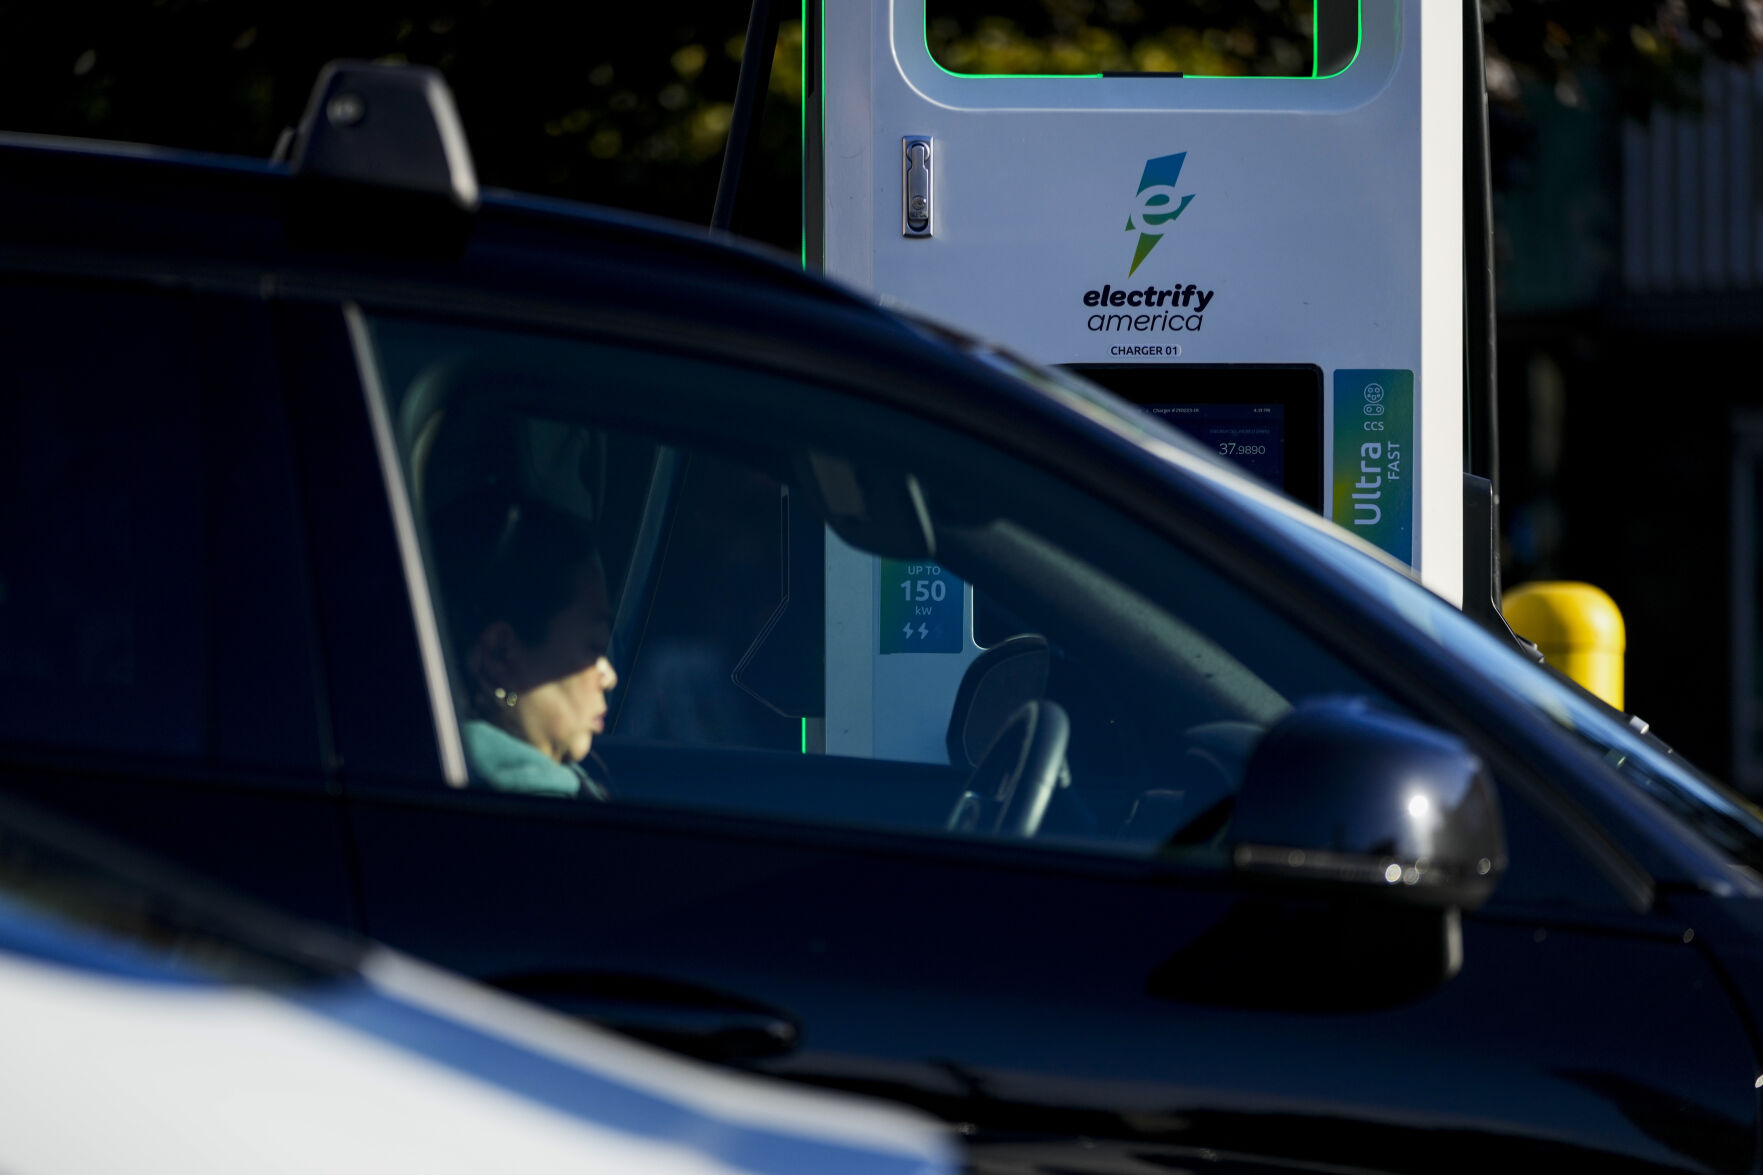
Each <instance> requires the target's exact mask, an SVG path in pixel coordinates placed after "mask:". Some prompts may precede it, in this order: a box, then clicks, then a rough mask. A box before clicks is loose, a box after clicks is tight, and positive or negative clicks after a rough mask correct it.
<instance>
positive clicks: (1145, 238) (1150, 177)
mask: <svg viewBox="0 0 1763 1175" xmlns="http://www.w3.org/2000/svg"><path fill="white" fill-rule="evenodd" d="M1187 159H1188V153H1187V152H1186V151H1182V152H1180V153H1178V154H1175V155H1162V156H1159V157H1158V158H1156V159H1147V160H1145V174H1144V175H1142V176H1140V177H1139V191H1138V195H1137V197H1135V198H1134V200H1133V207H1132V212H1131V214H1130V215H1128V216H1127V218H1126V231H1127V232H1129V233H1130V232H1134V231H1136V232H1137V233H1138V234H1139V243H1138V247H1137V248H1135V249H1134V250H1133V252H1132V268H1131V269H1129V270H1127V271H1126V276H1128V277H1131V276H1132V275H1133V274H1135V273H1137V272H1138V271H1139V265H1140V264H1141V263H1143V261H1144V260H1145V258H1147V257H1149V256H1150V255H1151V250H1152V249H1155V248H1156V247H1157V242H1158V241H1161V240H1162V239H1163V234H1164V233H1166V232H1168V231H1169V226H1170V225H1172V224H1174V223H1175V221H1176V218H1177V217H1179V216H1180V215H1181V214H1182V213H1184V212H1186V211H1187V210H1188V205H1189V204H1192V203H1193V202H1194V197H1193V195H1192V194H1189V195H1186V196H1180V197H1178V196H1177V195H1176V193H1175V185H1176V184H1177V183H1179V182H1180V181H1181V165H1182V164H1184V163H1186V162H1187ZM1177 199H1180V201H1181V203H1179V204H1177V203H1176V200H1177Z"/></svg>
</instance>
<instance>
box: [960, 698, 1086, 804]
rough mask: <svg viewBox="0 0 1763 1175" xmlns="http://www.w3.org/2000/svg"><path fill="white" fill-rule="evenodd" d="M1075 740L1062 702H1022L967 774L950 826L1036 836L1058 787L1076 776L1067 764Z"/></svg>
mask: <svg viewBox="0 0 1763 1175" xmlns="http://www.w3.org/2000/svg"><path fill="white" fill-rule="evenodd" d="M1070 742H1071V719H1070V718H1068V717H1066V714H1065V710H1064V708H1063V707H1061V706H1060V705H1059V704H1058V703H1057V702H1048V701H1044V700H1037V701H1032V702H1024V703H1023V704H1022V705H1021V706H1018V707H1017V708H1016V710H1015V711H1014V712H1013V713H1012V714H1011V715H1010V717H1009V718H1007V719H1006V720H1005V722H1004V726H1003V728H1002V729H1000V730H999V731H998V736H997V737H996V738H994V739H993V740H992V745H991V746H990V747H988V748H986V753H985V755H984V756H982V757H981V758H980V761H979V765H978V766H976V767H975V768H974V769H973V774H972V775H969V776H968V777H967V790H966V791H964V792H962V793H961V798H960V799H959V800H957V801H955V809H954V811H952V812H950V813H949V820H948V823H947V825H946V827H947V828H948V830H949V831H950V832H990V833H995V834H997V835H1000V836H1033V835H1034V834H1035V832H1036V831H1037V830H1038V829H1039V828H1040V826H1041V819H1042V817H1044V816H1045V815H1046V814H1047V804H1048V803H1049V802H1050V801H1051V800H1052V798H1053V792H1054V791H1055V790H1056V789H1058V788H1060V787H1062V786H1064V785H1066V784H1068V783H1070V782H1071V772H1070V770H1069V769H1068V768H1067V767H1066V764H1065V748H1066V746H1067V745H1069V744H1070Z"/></svg>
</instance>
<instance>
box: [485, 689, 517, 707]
mask: <svg viewBox="0 0 1763 1175" xmlns="http://www.w3.org/2000/svg"><path fill="white" fill-rule="evenodd" d="M492 692H494V693H495V695H496V700H497V701H498V702H501V703H502V704H503V705H504V706H507V707H508V708H509V709H510V710H512V709H514V706H515V703H516V702H518V701H520V695H519V694H517V693H515V692H514V691H513V690H511V689H503V688H502V687H501V686H497V687H496V688H495V690H494V691H492Z"/></svg>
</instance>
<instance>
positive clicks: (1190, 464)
mask: <svg viewBox="0 0 1763 1175" xmlns="http://www.w3.org/2000/svg"><path fill="white" fill-rule="evenodd" d="M967 346H968V347H969V349H970V350H971V351H973V352H974V353H975V354H977V355H978V356H979V357H980V358H982V359H984V360H986V361H988V362H990V363H991V364H992V365H993V366H997V367H1000V368H1003V369H1005V370H1007V371H1009V372H1010V373H1011V374H1013V375H1015V376H1016V377H1017V378H1020V379H1023V380H1025V381H1027V382H1030V383H1032V384H1034V385H1035V386H1036V387H1038V388H1040V389H1041V390H1042V391H1045V392H1048V393H1051V394H1053V395H1054V396H1055V398H1057V399H1059V400H1061V401H1062V402H1064V403H1065V404H1066V405H1067V406H1068V407H1071V408H1074V409H1076V410H1078V411H1081V412H1083V413H1084V414H1085V415H1086V416H1090V417H1091V418H1104V419H1105V421H1106V423H1107V424H1108V425H1109V426H1110V427H1111V428H1113V429H1114V430H1115V431H1122V432H1126V433H1128V434H1130V435H1133V436H1136V437H1139V438H1152V437H1154V438H1156V439H1157V440H1160V441H1166V442H1168V443H1169V446H1173V448H1174V449H1175V450H1177V451H1179V453H1180V454H1181V456H1180V457H1179V458H1177V459H1179V460H1181V463H1182V464H1183V466H1184V467H1185V468H1188V469H1189V470H1190V471H1192V472H1196V473H1201V474H1203V475H1205V476H1208V477H1210V478H1211V479H1213V480H1215V481H1222V482H1225V483H1228V488H1230V489H1231V490H1233V491H1235V492H1236V493H1237V496H1238V497H1239V499H1240V501H1241V504H1242V505H1243V506H1244V507H1245V508H1246V509H1248V510H1249V511H1251V512H1252V513H1254V514H1255V515H1257V516H1258V517H1259V518H1260V519H1261V521H1263V522H1265V523H1266V524H1267V525H1269V526H1271V527H1273V528H1274V529H1275V530H1276V531H1278V532H1279V533H1280V534H1281V535H1283V536H1284V537H1285V538H1287V539H1288V540H1289V541H1290V542H1291V543H1292V545H1293V546H1296V547H1299V548H1301V549H1303V550H1304V551H1305V552H1306V553H1308V554H1310V555H1313V556H1314V557H1316V558H1317V559H1318V560H1319V561H1321V562H1324V563H1327V564H1328V565H1330V566H1331V567H1333V568H1335V569H1336V570H1338V571H1339V572H1341V573H1342V574H1344V575H1347V576H1349V577H1351V578H1352V579H1353V580H1354V581H1355V582H1357V583H1360V584H1362V585H1364V586H1366V587H1368V588H1370V589H1372V590H1374V591H1376V592H1377V593H1378V594H1379V596H1381V597H1382V598H1383V599H1385V600H1387V602H1388V603H1389V605H1390V607H1391V610H1392V611H1393V612H1394V613H1395V614H1396V615H1399V616H1401V617H1402V618H1403V619H1405V620H1407V621H1408V622H1409V623H1410V624H1411V625H1413V627H1414V628H1415V629H1417V630H1418V631H1420V632H1421V633H1423V634H1425V636H1426V637H1427V638H1428V639H1430V640H1432V641H1433V642H1435V643H1436V644H1438V645H1439V646H1440V647H1443V648H1448V649H1449V650H1450V651H1451V653H1452V654H1453V655H1454V656H1457V657H1459V658H1461V659H1463V660H1466V661H1468V662H1469V663H1470V664H1471V665H1472V666H1473V667H1474V668H1475V669H1476V670H1477V671H1478V672H1479V673H1480V674H1481V676H1482V677H1483V678H1484V679H1485V680H1486V681H1487V682H1488V683H1489V684H1490V685H1491V686H1492V687H1494V688H1497V689H1501V690H1503V691H1505V692H1506V693H1507V694H1508V695H1510V696H1511V697H1513V698H1514V699H1516V700H1517V701H1518V702H1520V703H1521V704H1523V705H1525V706H1527V707H1529V708H1530V709H1532V710H1534V711H1536V712H1538V713H1540V714H1542V715H1543V716H1545V717H1547V718H1548V719H1549V720H1550V721H1551V722H1552V723H1554V724H1555V725H1556V726H1558V727H1560V728H1561V729H1563V730H1566V731H1568V732H1570V733H1571V734H1573V735H1574V736H1575V737H1576V738H1578V739H1579V740H1581V741H1582V742H1583V743H1585V744H1586V745H1588V746H1589V747H1591V748H1592V749H1593V750H1595V751H1596V752H1597V753H1598V754H1599V755H1601V756H1603V758H1604V760H1605V762H1606V763H1608V764H1610V765H1611V766H1612V767H1613V768H1615V769H1616V771H1617V772H1618V773H1619V774H1620V775H1622V776H1623V777H1624V778H1625V779H1627V780H1628V781H1629V782H1630V783H1632V784H1634V785H1635V786H1636V787H1638V788H1639V789H1640V790H1641V791H1643V792H1645V793H1646V794H1647V795H1648V796H1650V797H1651V798H1652V799H1654V800H1655V801H1657V802H1658V803H1660V804H1661V805H1663V806H1664V807H1665V808H1667V809H1668V810H1669V811H1671V812H1672V813H1674V814H1675V815H1676V816H1677V817H1678V818H1679V819H1680V820H1682V821H1683V822H1684V823H1685V824H1687V825H1689V826H1690V827H1691V828H1693V829H1694V830H1696V831H1697V832H1698V833H1699V834H1700V835H1701V837H1702V838H1703V839H1704V840H1705V841H1707V842H1710V843H1712V844H1713V845H1714V846H1716V847H1717V848H1718V849H1719V850H1721V852H1722V853H1724V854H1725V855H1726V856H1727V857H1729V858H1731V859H1733V860H1736V861H1738V862H1739V863H1741V864H1743V865H1745V866H1747V867H1749V868H1751V869H1753V870H1763V811H1759V809H1758V808H1757V807H1756V806H1755V805H1753V804H1752V803H1751V802H1750V801H1748V800H1746V799H1745V798H1744V797H1742V796H1740V795H1739V794H1738V793H1737V792H1735V791H1733V790H1732V789H1730V788H1728V787H1727V786H1725V785H1724V784H1722V783H1720V782H1718V781H1716V780H1714V779H1712V778H1711V777H1709V776H1708V775H1707V774H1705V773H1704V772H1702V771H1701V770H1700V769H1698V768H1696V767H1695V766H1694V765H1693V764H1691V763H1689V762H1688V761H1687V760H1685V759H1684V758H1683V756H1681V755H1679V754H1676V753H1675V752H1673V751H1672V750H1671V749H1670V748H1669V747H1668V746H1666V745H1665V744H1664V743H1663V742H1661V741H1659V739H1658V738H1656V737H1654V736H1652V735H1650V734H1649V733H1648V732H1647V730H1646V728H1645V726H1644V725H1642V724H1639V723H1632V724H1631V723H1630V722H1628V721H1627V720H1626V716H1624V715H1622V714H1620V713H1619V712H1617V711H1615V710H1613V709H1611V708H1610V707H1608V706H1606V705H1605V704H1604V703H1603V702H1601V701H1599V700H1598V699H1597V698H1595V697H1593V696H1592V695H1590V694H1588V693H1586V692H1585V691H1584V690H1582V689H1580V688H1579V687H1578V686H1577V685H1575V684H1573V683H1572V682H1570V681H1567V680H1565V679H1563V678H1560V677H1559V676H1557V675H1555V674H1553V673H1552V672H1550V671H1548V670H1545V669H1543V668H1541V667H1539V666H1537V665H1534V664H1532V663H1530V662H1529V661H1527V660H1526V659H1525V658H1523V657H1522V656H1520V655H1519V654H1518V653H1517V651H1516V650H1514V649H1512V648H1510V647H1509V646H1508V645H1507V644H1506V643H1504V642H1502V641H1500V640H1498V639H1496V638H1495V637H1494V636H1492V635H1491V634H1489V633H1488V632H1487V631H1485V630H1484V629H1483V628H1481V626H1480V625H1478V624H1476V623H1475V622H1474V621H1473V620H1471V619H1469V618H1468V617H1467V616H1465V615H1464V614H1463V613H1462V612H1461V611H1460V610H1459V609H1457V608H1456V607H1454V606H1452V605H1451V604H1450V603H1449V602H1447V601H1446V600H1444V599H1442V598H1440V597H1439V596H1438V595H1436V594H1434V593H1433V592H1432V591H1430V590H1428V589H1427V588H1425V587H1423V586H1422V585H1420V584H1419V583H1417V582H1415V581H1414V580H1413V579H1412V578H1410V576H1409V575H1408V574H1405V573H1404V572H1405V569H1399V568H1397V567H1395V566H1393V565H1392V564H1391V563H1390V561H1389V560H1387V559H1385V558H1384V557H1382V555H1381V553H1379V552H1376V551H1374V550H1371V549H1370V548H1368V547H1366V546H1365V545H1364V544H1360V543H1356V542H1353V541H1351V539H1350V538H1349V536H1346V535H1344V534H1342V533H1338V532H1337V531H1336V529H1335V528H1334V527H1333V526H1332V525H1331V524H1329V523H1327V522H1325V521H1323V520H1322V519H1320V518H1318V517H1316V516H1315V515H1313V514H1311V513H1310V512H1308V511H1306V510H1304V509H1303V508H1302V507H1300V506H1298V505H1297V504H1295V503H1291V502H1288V501H1287V500H1286V499H1284V498H1281V497H1280V496H1279V495H1277V494H1275V493H1273V492H1272V491H1270V490H1267V489H1266V488H1265V487H1263V486H1261V485H1260V484H1259V483H1257V482H1255V481H1253V480H1252V479H1249V478H1247V477H1244V476H1243V475H1242V474H1241V472H1240V471H1239V470H1238V469H1237V468H1236V467H1235V466H1232V465H1230V464H1229V463H1228V462H1225V461H1222V460H1220V459H1218V458H1217V457H1216V456H1214V455H1213V454H1212V452H1211V451H1210V449H1208V448H1207V447H1205V446H1203V445H1198V444H1195V443H1192V442H1190V441H1189V440H1188V438H1187V437H1186V436H1184V435H1182V434H1180V433H1179V432H1177V431H1176V430H1174V429H1168V428H1165V427H1163V426H1161V425H1160V424H1159V423H1158V422H1157V421H1156V420H1155V419H1153V418H1151V417H1149V416H1148V415H1147V414H1146V413H1144V412H1143V411H1142V410H1140V409H1138V408H1136V407H1134V406H1133V405H1131V404H1127V403H1125V402H1124V401H1121V400H1119V399H1117V398H1116V397H1114V396H1113V395H1112V394H1110V393H1109V392H1107V391H1106V390H1105V389H1103V388H1100V387H1098V386H1096V385H1094V384H1092V383H1090V382H1088V381H1086V380H1083V379H1082V378H1080V377H1078V376H1074V375H1072V374H1070V373H1068V372H1062V371H1057V370H1052V369H1048V368H1043V367H1039V366H1037V365H1035V364H1032V363H1029V362H1027V361H1025V360H1021V359H1018V358H1016V357H1015V356H1012V355H1009V354H1008V353H1006V352H1002V351H998V350H996V349H993V348H989V347H984V346H983V345H980V344H974V343H972V342H971V341H969V342H968V343H967ZM1163 451H1164V452H1165V454H1166V455H1169V456H1171V457H1175V456H1176V454H1175V453H1172V452H1171V451H1170V448H1169V447H1163ZM1193 458H1198V461H1195V460H1193Z"/></svg>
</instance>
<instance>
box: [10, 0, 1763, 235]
mask: <svg viewBox="0 0 1763 1175" xmlns="http://www.w3.org/2000/svg"><path fill="white" fill-rule="evenodd" d="M1427 2H1428V3H1429V4H1430V3H1433V2H1434V0H1427ZM1437 2H1438V3H1440V4H1444V3H1447V2H1448V0H1437ZM1482 7H1483V14H1484V19H1485V21H1486V28H1487V32H1488V38H1489V47H1490V48H1489V80H1490V83H1491V88H1492V92H1493V93H1494V94H1495V96H1496V98H1499V99H1503V100H1505V101H1507V102H1508V103H1516V101H1517V99H1518V96H1519V94H1520V93H1521V91H1522V89H1523V87H1522V86H1521V83H1522V82H1523V81H1525V80H1526V79H1535V80H1536V81H1538V82H1541V83H1543V85H1544V87H1545V88H1546V92H1548V93H1552V94H1553V95H1555V97H1556V100H1559V101H1563V102H1567V103H1573V102H1575V101H1578V100H1579V96H1580V94H1581V92H1582V91H1583V89H1584V84H1585V79H1586V78H1588V77H1589V76H1592V75H1593V74H1596V75H1599V76H1601V77H1603V78H1605V79H1606V80H1607V81H1608V83H1609V84H1610V86H1611V88H1613V90H1614V92H1615V93H1616V94H1617V95H1618V98H1619V100H1620V101H1621V102H1622V103H1623V105H1624V107H1625V108H1626V109H1628V110H1630V111H1640V110H1644V109H1646V108H1647V107H1648V106H1649V105H1650V104H1652V103H1654V102H1657V101H1667V102H1674V103H1685V102H1693V101H1694V98H1695V94H1696V93H1697V88H1696V85H1695V79H1696V76H1697V71H1698V70H1699V69H1700V68H1701V66H1702V63H1703V62H1704V61H1706V60H1707V59H1708V58H1709V57H1710V56H1713V57H1717V58H1724V59H1729V60H1748V59H1749V58H1750V57H1751V56H1752V55H1753V54H1754V53H1755V52H1756V51H1757V47H1758V44H1759V41H1760V40H1763V0H1482ZM932 12H933V20H932V27H931V28H930V29H929V30H928V32H929V35H930V39H931V43H932V48H933V51H934V52H936V53H937V54H938V56H939V58H940V59H942V60H944V63H945V64H947V65H949V66H950V67H951V68H958V69H959V68H964V67H965V68H966V70H967V71H971V72H978V71H984V70H995V71H1004V72H1027V73H1036V72H1083V73H1089V72H1098V71H1101V70H1133V71H1165V72H1167V71H1174V72H1182V73H1190V74H1233V73H1247V74H1254V73H1262V74H1266V73H1289V72H1293V67H1294V65H1296V66H1297V67H1298V70H1297V71H1298V72H1306V70H1304V68H1303V67H1304V66H1305V64H1306V59H1307V55H1308V53H1309V52H1310V50H1309V48H1308V45H1309V41H1308V38H1309V37H1310V34H1311V30H1310V29H1309V27H1308V25H1309V20H1310V12H1311V5H1310V3H1309V2H1308V0H1161V2H1160V0H1011V2H1010V3H1007V4H1001V3H996V2H982V0H933V7H932ZM1000 13H1003V14H1004V15H1000ZM746 18H747V9H746V5H745V4H744V3H743V2H742V0H671V2H670V3H668V4H666V5H610V4H608V5H601V4H592V5H588V4H578V5H573V6H571V5H561V6H557V5H547V6H543V7H540V6H536V5H535V6H528V7H520V6H515V5H512V4H510V3H508V2H507V0H349V2H347V3H343V2H341V0H299V2H296V0H67V2H62V3H52V4H51V3H42V2H41V0H0V127H3V128H4V129H6V130H13V131H28V132H37V133H47V134H62V135H79V136H85V137H91V138H109V139H124V140H132V141H138V142H147V143H156V144H162V145H167V146H173V147H184V148H192V149H197V150H207V151H223V152H230V153H242V154H247V155H267V154H268V153H269V152H270V150H271V148H272V146H273V145H274V143H275V141H276V138H277V136H278V134H279V133H280V132H281V130H282V128H283V127H285V126H288V125H290V124H291V123H293V122H294V121H295V120H296V119H297V118H298V117H299V115H300V112H301V109H302V108H303V106H304V104H305V102H306V99H307V95H308V93H309V91H310V88H311V85H312V81H313V79H314V77H315V76H316V75H317V72H318V69H319V67H320V66H321V65H322V64H323V63H324V62H326V61H328V60H331V59H333V58H338V57H349V58H359V59H370V60H371V59H379V60H390V61H411V62H419V63H423V64H428V65H434V66H438V67H439V68H441V69H442V70H443V71H445V73H446V74H447V76H448V79H449V81H450V82H451V83H452V86H453V88H454V91H455V93H456V94H457V95H458V98H459V104H460V109H461V113H462V115H463V117H464V119H465V123H466V130H467V133H468V135H469V136H470V140H471V144H472V150H473V153H474V155H475V156H476V159H477V163H478V169H479V173H480V176H481V178H482V179H483V181H484V182H485V183H487V184H490V185H496V186H502V187H508V188H516V189H521V190H526V191H534V192H541V193H546V194H550V195H557V196H564V197H568V198H572V199H578V200H587V201H592V202H596V203H602V204H611V205H617V206H622V207H626V208H634V209H640V210H643V211H648V212H653V213H657V214H660V215H663V216H671V217H676V218H679V219H683V220H689V221H696V222H698V223H704V222H706V221H707V220H708V219H709V213H710V206H711V203H712V200H713V196H714V193H715V189H716V178H717V172H718V167H719V163H720V158H721V152H722V146H723V142H724V139H725V136H726V132H727V128H728V125H729V119H730V112H731V108H730V102H731V100H732V97H733V94H734V90H735V78H736V74H737V71H738V68H739V62H740V55H741V48H742V39H743V34H744V31H745V27H746ZM801 35H802V34H801V26H800V24H799V22H797V21H795V20H791V21H788V22H786V23H785V25H784V27H783V31H782V34H781V35H780V38H779V45H778V50H777V54H776V56H775V58H774V62H773V74H772V82H771V90H770V94H769V96H768V99H767V104H766V108H765V111H764V120H763V123H762V127H763V136H762V142H761V149H760V154H759V158H758V159H757V160H756V161H755V166H756V167H758V168H759V169H760V174H759V175H757V176H755V177H754V184H753V187H752V188H751V189H749V197H751V195H752V193H754V192H760V191H764V192H770V193H785V194H786V195H785V196H784V198H781V199H780V198H775V197H774V198H770V199H764V200H756V199H752V198H748V199H747V200H746V201H745V202H744V205H743V208H742V213H741V221H740V222H739V224H738V227H739V228H741V229H742V230H743V231H745V232H747V233H749V234H750V235H753V236H757V237H759V238H761V239H766V240H771V241H773V242H774V243H777V244H779V245H783V246H785V247H792V248H793V246H794V243H795V241H796V238H797V234H798V232H799V231H800V228H799V219H798V210H797V202H796V199H795V192H796V191H797V183H798V179H799V176H800V166H801V164H800V154H799V142H800V140H799V134H800V131H799V126H800V104H801V72H800V52H801ZM1535 89H1536V88H1535V87H1532V91H1533V92H1534V90H1535ZM1514 109H1515V110H1516V107H1514ZM1518 114H1519V115H1520V116H1521V115H1522V111H1518Z"/></svg>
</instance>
